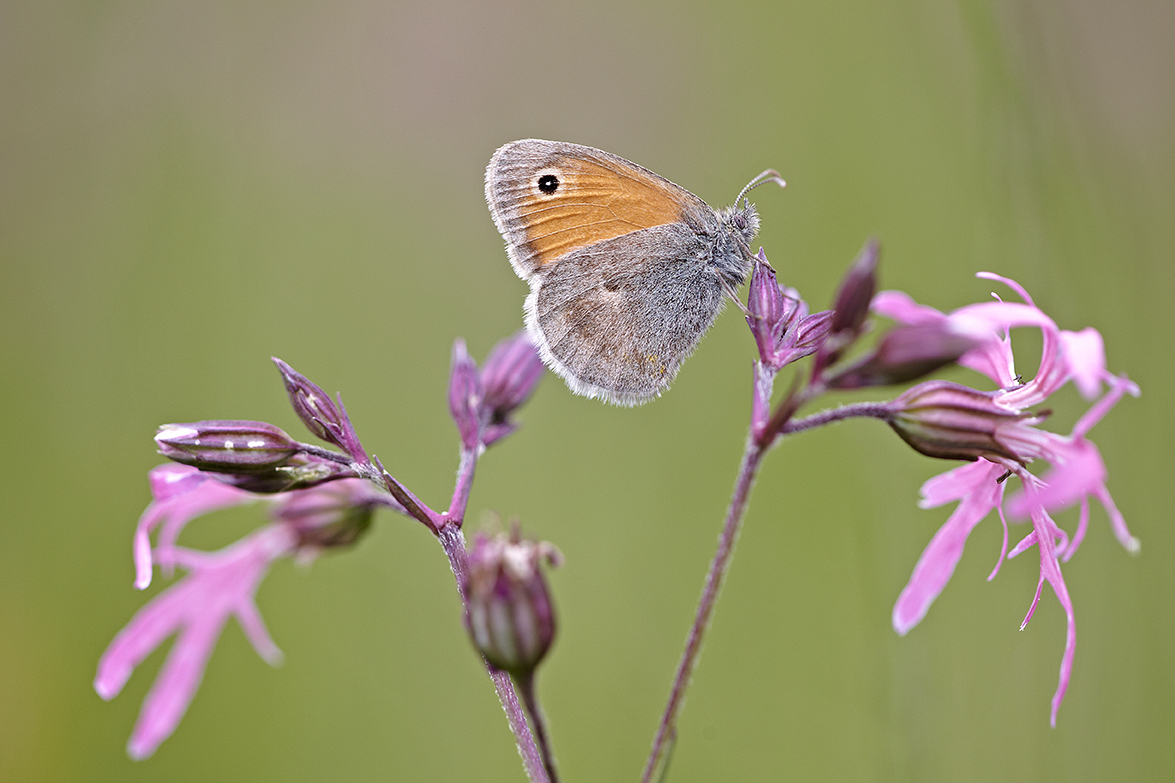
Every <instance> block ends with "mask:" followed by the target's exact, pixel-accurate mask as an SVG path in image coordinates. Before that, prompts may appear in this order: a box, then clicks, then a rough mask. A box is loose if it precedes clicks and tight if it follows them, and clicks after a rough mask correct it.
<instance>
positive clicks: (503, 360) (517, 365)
mask: <svg viewBox="0 0 1175 783" xmlns="http://www.w3.org/2000/svg"><path fill="white" fill-rule="evenodd" d="M543 369H544V367H543V360H542V359H541V358H539V352H538V350H537V349H536V348H535V347H534V343H533V342H532V341H531V339H530V335H529V334H527V333H526V332H525V331H522V332H518V333H516V334H514V335H512V336H511V337H507V338H506V339H505V340H502V341H501V342H499V343H498V344H497V345H495V346H494V348H493V350H492V351H490V354H489V356H487V357H486V360H485V366H484V367H483V368H482V371H481V385H482V390H483V395H484V399H485V403H484V404H485V408H486V410H488V411H489V414H490V421H489V423H490V425H491V426H494V425H499V424H505V423H506V421H507V418H508V417H509V415H510V414H511V413H512V412H513V411H514V409H516V408H517V407H518V406H520V405H522V404H523V403H524V402H526V400H527V398H529V397H530V394H531V392H533V391H534V388H535V386H537V385H538V382H539V379H541V378H542V377H543ZM487 440H488V438H487Z"/></svg>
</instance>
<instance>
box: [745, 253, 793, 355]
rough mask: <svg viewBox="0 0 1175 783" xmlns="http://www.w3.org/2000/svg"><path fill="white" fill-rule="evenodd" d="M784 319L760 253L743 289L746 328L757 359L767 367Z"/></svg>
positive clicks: (781, 303) (776, 284)
mask: <svg viewBox="0 0 1175 783" xmlns="http://www.w3.org/2000/svg"><path fill="white" fill-rule="evenodd" d="M785 315H786V313H785V303H784V299H783V292H782V291H780V290H779V281H778V280H777V278H776V276H775V270H774V269H772V268H771V265H770V264H768V263H767V256H766V255H765V254H764V253H763V250H762V249H760V250H759V254H758V255H757V256H755V261H754V267H753V268H752V270H751V282H750V284H749V285H748V286H747V326H749V327H751V334H752V335H754V337H755V345H757V346H758V348H759V359H760V360H762V362H763V363H764V364H766V365H767V366H769V367H770V366H774V362H775V349H776V346H778V345H779V339H780V337H782V336H783V329H784V326H785V324H784V321H785Z"/></svg>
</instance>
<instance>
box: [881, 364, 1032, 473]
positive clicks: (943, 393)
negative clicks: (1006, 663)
mask: <svg viewBox="0 0 1175 783" xmlns="http://www.w3.org/2000/svg"><path fill="white" fill-rule="evenodd" d="M996 394H997V392H983V391H978V390H976V389H972V388H969V387H967V386H963V385H961V384H958V383H951V382H950V381H928V382H926V383H923V384H919V385H918V386H915V387H914V388H912V389H909V390H907V391H906V392H904V393H903V394H901V395H900V396H899V397H898V398H897V399H895V400H894V401H893V402H891V403H889V406H888V407H889V409H890V415H889V417H888V418H886V421H887V422H888V423H889V425H890V426H891V427H893V429H894V431H895V432H897V434H898V435H899V436H901V438H902V440H904V441H906V443H908V444H910V446H911V447H912V448H913V449H914V450H916V451H919V452H921V453H923V454H925V455H926V456H928V457H937V458H939V459H959V460H968V461H972V462H973V461H975V460H976V459H978V458H979V457H985V458H987V459H989V460H990V461H992V462H996V463H999V464H1010V463H1014V462H1015V463H1021V464H1022V463H1023V462H1024V461H1025V460H1024V458H1022V457H1021V456H1020V455H1018V454H1016V452H1015V451H1013V450H1012V449H1011V448H1009V447H1008V446H1007V445H1005V444H1004V443H1003V442H1001V435H1002V434H1003V432H1002V431H1003V430H1006V429H1008V428H1012V427H1017V426H1020V425H1021V424H1024V423H1027V424H1031V423H1034V422H1035V421H1036V420H1037V419H1038V417H1036V416H1035V414H1032V413H1029V412H1016V411H1012V410H1009V409H1008V408H1005V407H1003V406H1001V405H999V404H998V403H996V402H995V401H994V397H995V395H996Z"/></svg>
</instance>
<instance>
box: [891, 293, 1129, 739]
mask: <svg viewBox="0 0 1175 783" xmlns="http://www.w3.org/2000/svg"><path fill="white" fill-rule="evenodd" d="M980 277H984V278H987V279H990V280H996V281H999V282H1001V283H1004V284H1005V285H1007V286H1008V287H1009V288H1011V289H1012V290H1013V291H1014V292H1015V293H1016V294H1018V295H1019V296H1020V297H1021V298H1022V299H1023V302H1022V303H1018V302H1003V301H999V300H997V301H993V302H986V303H980V304H974V305H969V306H967V307H963V308H960V309H959V310H956V311H954V312H952V313H950V314H949V315H946V314H943V313H941V312H939V311H938V310H935V309H933V308H930V307H926V306H924V305H919V304H916V303H915V302H913V300H911V299H910V297H908V296H907V295H906V294H903V293H900V292H894V291H886V292H882V293H880V294H878V295H877V296H876V297H875V299H874V301H873V310H874V312H876V313H878V314H880V315H885V316H888V317H890V318H892V319H894V320H895V321H897V322H898V323H899V324H903V325H907V326H936V327H938V328H939V329H940V330H942V331H950V332H953V333H957V334H964V335H968V336H970V337H972V338H974V339H977V340H978V344H977V345H976V346H975V347H974V348H972V349H971V350H969V351H968V352H966V353H965V354H963V355H962V356H961V357H960V358H959V360H958V361H959V364H962V365H964V366H966V367H969V368H971V369H973V370H975V371H977V372H979V373H982V374H983V375H985V376H986V377H987V378H989V379H990V380H992V381H993V382H994V383H995V384H996V386H997V389H998V390H997V391H995V392H992V393H990V398H989V399H990V405H991V406H992V408H991V412H992V413H993V414H997V413H998V414H1001V416H1002V418H1000V419H999V420H998V422H997V424H996V425H995V426H993V427H992V428H991V429H990V431H989V432H988V433H986V434H988V435H990V437H991V438H992V443H994V444H996V446H997V447H995V448H990V449H988V450H987V451H986V453H984V454H983V456H980V457H979V458H978V459H976V461H974V462H969V463H967V464H965V465H963V466H962V467H958V468H955V469H953V470H950V471H947V472H946V473H943V474H941V475H939V476H935V477H934V478H932V479H930V480H929V481H927V482H926V483H925V484H924V485H923V486H922V501H921V504H920V505H921V506H922V507H923V508H933V507H935V506H940V505H943V504H945V503H950V502H958V505H957V506H956V507H955V510H954V511H953V512H952V514H951V515H950V517H949V518H948V519H947V521H946V523H945V524H943V526H942V527H941V528H939V530H938V532H937V533H936V534H935V535H934V537H933V538H932V539H931V541H930V543H929V544H928V545H927V547H926V549H925V550H924V551H923V553H922V556H921V557H920V558H919V560H918V563H917V565H915V567H914V572H913V574H912V575H911V577H910V581H909V583H907V585H906V587H905V589H903V590H902V592H901V595H900V596H899V597H898V600H897V603H896V604H895V605H894V610H893V625H894V629H895V630H897V632H898V633H899V634H903V635H904V634H905V633H907V632H908V631H909V630H910V629H911V628H913V627H914V626H915V625H917V624H918V622H919V621H921V619H922V618H923V617H924V616H925V615H926V612H927V610H928V609H929V608H930V605H931V603H933V602H934V599H935V598H936V597H938V594H939V593H940V592H942V590H943V588H944V587H945V586H946V583H947V582H948V581H949V580H950V578H951V575H952V574H953V573H954V570H955V566H956V565H957V564H958V562H959V559H960V557H961V556H962V554H963V546H964V544H965V543H966V540H967V536H968V535H969V534H970V533H971V531H972V530H973V529H974V528H975V526H976V525H977V524H978V523H979V522H980V521H982V520H983V519H984V518H986V517H987V516H988V514H990V513H991V512H992V511H995V512H997V514H998V516H999V518H1000V522H1001V524H1003V527H1004V545H1003V548H1002V550H1001V552H1000V556H999V560H998V561H997V563H996V566H995V569H994V570H993V571H992V573H991V575H990V576H989V577H988V578H989V579H991V578H994V577H995V575H996V573H998V571H999V568H1000V564H1002V562H1003V560H1004V559H1005V557H1007V558H1011V557H1015V556H1016V555H1018V554H1020V553H1021V552H1024V551H1025V550H1027V549H1030V548H1031V547H1033V546H1035V547H1036V548H1037V552H1038V554H1039V557H1040V578H1039V580H1038V583H1037V589H1036V594H1035V596H1034V597H1033V599H1032V602H1031V605H1030V606H1029V609H1028V613H1027V616H1026V617H1025V618H1024V622H1023V623H1022V624H1021V628H1023V627H1024V625H1026V624H1027V623H1028V621H1029V620H1030V619H1031V618H1032V614H1033V612H1034V611H1035V609H1036V606H1037V604H1038V603H1039V601H1040V596H1041V592H1042V590H1043V587H1044V584H1045V583H1046V582H1047V583H1048V584H1049V586H1050V587H1051V588H1052V590H1053V593H1054V594H1055V595H1056V596H1057V600H1058V601H1059V602H1060V604H1061V607H1062V608H1063V609H1064V612H1065V617H1066V620H1067V633H1066V636H1065V652H1064V655H1063V657H1062V659H1061V670H1060V677H1059V682H1058V685H1057V689H1056V692H1055V693H1054V695H1053V699H1052V710H1051V716H1050V720H1051V722H1052V724H1053V725H1054V726H1055V725H1056V720H1057V710H1058V709H1059V707H1060V705H1061V701H1062V700H1063V699H1064V697H1065V691H1066V689H1067V688H1068V685H1069V679H1070V676H1071V674H1072V671H1073V654H1074V650H1075V648H1076V641H1077V631H1076V624H1075V620H1074V614H1073V601H1072V599H1071V598H1070V597H1069V591H1068V589H1067V588H1066V586H1065V580H1064V577H1063V576H1062V574H1061V563H1062V562H1067V561H1068V560H1069V559H1070V558H1071V557H1072V556H1073V555H1074V553H1075V552H1076V551H1077V548H1078V546H1080V544H1081V541H1082V540H1083V539H1084V537H1085V532H1086V528H1087V526H1088V522H1089V505H1090V504H1089V499H1090V498H1091V497H1092V498H1094V499H1096V500H1097V501H1098V502H1099V503H1100V504H1101V505H1102V507H1103V508H1105V510H1106V513H1107V514H1108V516H1109V519H1110V525H1111V527H1112V528H1113V531H1114V534H1115V535H1116V536H1117V538H1118V540H1119V541H1120V542H1121V544H1122V546H1123V547H1125V548H1126V549H1127V551H1129V552H1137V551H1138V548H1139V544H1138V540H1137V539H1135V538H1134V537H1133V536H1132V535H1131V534H1130V531H1129V530H1128V529H1127V527H1126V522H1125V520H1124V519H1123V518H1122V514H1121V513H1120V512H1119V511H1118V509H1117V507H1116V506H1115V505H1114V502H1113V500H1112V499H1111V497H1110V494H1109V492H1108V491H1107V490H1106V484H1105V482H1106V468H1105V464H1104V462H1103V461H1102V457H1101V454H1100V452H1099V451H1098V449H1097V447H1096V446H1095V445H1094V444H1093V443H1092V442H1091V441H1090V440H1088V438H1087V437H1086V436H1087V435H1088V433H1089V431H1090V430H1091V429H1092V428H1093V426H1094V425H1095V424H1097V423H1098V422H1099V421H1101V419H1102V417H1103V416H1105V415H1106V413H1108V412H1109V410H1110V409H1111V408H1113V407H1114V405H1115V404H1116V403H1117V402H1118V400H1119V399H1121V397H1122V395H1123V394H1126V393H1129V394H1132V395H1135V396H1137V395H1138V387H1137V386H1136V385H1135V384H1134V383H1132V382H1131V381H1130V380H1129V379H1127V378H1126V377H1125V376H1116V375H1112V374H1110V373H1109V372H1108V371H1107V370H1106V367H1105V351H1104V348H1103V344H1102V338H1101V335H1100V334H1099V333H1098V332H1097V331H1096V330H1094V329H1085V330H1083V331H1081V332H1069V331H1065V330H1063V329H1059V328H1058V327H1057V325H1056V324H1055V323H1054V322H1053V320H1052V319H1051V318H1049V317H1048V316H1047V315H1045V314H1044V313H1043V312H1042V311H1041V310H1040V309H1039V308H1037V307H1036V306H1035V305H1034V304H1033V302H1032V299H1031V298H1030V297H1029V296H1028V294H1027V292H1025V291H1024V289H1023V288H1021V287H1020V286H1019V285H1018V284H1017V283H1015V282H1014V281H1012V280H1008V279H1006V278H1002V277H998V276H996V275H992V274H987V273H984V274H981V275H980ZM1016 327H1035V328H1038V329H1040V331H1041V334H1042V355H1041V361H1040V366H1039V367H1038V368H1037V372H1036V374H1035V376H1034V377H1033V378H1032V380H1030V381H1027V382H1022V381H1021V376H1020V375H1018V374H1017V371H1016V369H1015V365H1014V362H1013V357H1012V344H1011V338H1010V335H1009V330H1010V329H1013V328H1016ZM984 338H985V339H984ZM1070 380H1071V381H1073V383H1074V385H1075V386H1076V387H1077V389H1078V391H1079V392H1080V393H1081V394H1082V396H1083V397H1084V398H1085V399H1087V400H1096V401H1095V402H1094V403H1093V404H1092V406H1091V407H1090V408H1089V410H1088V411H1087V412H1086V413H1085V414H1084V415H1083V416H1082V417H1081V418H1080V419H1079V420H1078V422H1077V424H1076V425H1075V426H1074V428H1073V431H1072V432H1071V433H1070V434H1068V435H1060V434H1057V433H1054V432H1049V431H1046V430H1042V429H1039V428H1038V427H1037V426H1036V424H1038V423H1040V422H1041V421H1042V420H1043V416H1041V415H1039V414H1034V413H1032V411H1031V410H1030V409H1032V408H1034V407H1035V406H1038V405H1040V404H1041V403H1042V402H1044V400H1046V399H1047V398H1048V397H1049V396H1050V395H1052V394H1053V393H1054V392H1056V391H1057V390H1058V389H1060V388H1061V387H1062V386H1064V385H1065V384H1066V383H1068V382H1069V381H1070ZM932 384H942V382H940V381H929V382H927V383H925V384H921V385H920V386H916V387H914V388H913V389H911V390H910V391H909V392H907V393H906V394H904V395H902V397H901V398H899V400H898V401H895V402H899V401H900V400H902V399H903V398H908V399H914V398H918V397H919V394H920V392H921V391H922V390H923V389H929V388H930V386H931V385H932ZM941 388H942V387H941V386H938V387H935V389H934V391H935V392H940V391H941ZM923 396H925V395H923ZM968 412H970V411H968ZM991 418H993V419H994V418H995V417H994V415H993V416H992V417H991ZM1001 455H1010V458H1009V457H1008V456H1001ZM1036 460H1041V461H1043V462H1046V463H1047V464H1048V465H1049V468H1048V470H1047V471H1045V472H1044V474H1043V475H1042V476H1037V475H1035V474H1033V473H1030V472H1029V471H1028V469H1027V467H1026V466H1027V465H1028V464H1029V463H1031V462H1033V461H1036ZM1009 476H1015V477H1016V478H1018V479H1019V480H1020V483H1021V488H1020V489H1019V490H1018V491H1016V492H1014V493H1012V494H1011V496H1010V497H1008V498H1006V499H1005V491H1006V489H1005V488H1006V486H1007V485H1006V483H1005V481H1004V480H1005V479H1006V478H1008V477H1009ZM1073 505H1078V506H1079V507H1080V516H1079V519H1078V523H1077V528H1076V530H1075V532H1074V534H1073V535H1072V537H1070V536H1069V534H1068V533H1066V532H1065V531H1064V530H1063V529H1061V528H1060V527H1059V526H1058V525H1057V523H1056V522H1055V521H1054V520H1053V518H1052V514H1054V513H1056V512H1058V511H1061V510H1063V509H1066V508H1069V507H1071V506H1073ZM1007 517H1011V518H1012V519H1013V520H1022V519H1026V520H1028V521H1029V522H1031V524H1032V530H1031V531H1030V532H1029V533H1028V534H1027V535H1026V536H1025V537H1024V538H1023V539H1022V540H1021V541H1020V542H1019V543H1018V544H1016V545H1015V546H1014V547H1012V549H1011V550H1010V551H1009V550H1008V526H1007Z"/></svg>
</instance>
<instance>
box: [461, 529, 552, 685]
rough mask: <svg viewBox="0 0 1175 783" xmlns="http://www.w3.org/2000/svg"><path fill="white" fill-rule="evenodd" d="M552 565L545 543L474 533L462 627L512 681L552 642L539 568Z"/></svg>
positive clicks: (548, 606) (526, 671)
mask: <svg viewBox="0 0 1175 783" xmlns="http://www.w3.org/2000/svg"><path fill="white" fill-rule="evenodd" d="M542 560H546V561H547V562H548V564H550V565H552V566H554V565H558V564H559V562H560V561H561V560H562V556H561V555H560V554H559V550H557V549H556V548H555V547H554V546H552V545H551V544H548V543H545V542H542V543H536V542H534V541H524V540H521V539H520V537H519V535H518V532H517V530H515V531H514V533H513V534H511V535H510V536H506V535H505V534H498V535H495V536H492V537H491V536H487V535H484V534H478V536H477V539H476V540H475V541H474V544H473V548H472V549H471V550H470V552H469V572H468V575H467V577H466V581H465V585H464V590H465V594H466V596H467V598H468V601H469V611H468V613H467V615H466V618H465V621H466V627H467V628H468V630H469V636H470V638H471V639H472V640H473V645H474V647H476V648H477V650H478V651H479V652H480V653H481V654H482V655H483V656H485V659H486V661H487V662H489V664H490V665H491V666H493V667H495V668H497V669H501V670H503V671H505V672H508V673H510V674H511V675H512V676H514V677H517V678H524V677H526V676H527V675H529V674H530V673H531V672H532V671H533V670H534V668H535V666H537V665H538V663H539V661H541V660H542V658H543V656H544V655H546V653H547V650H548V649H550V647H551V642H552V641H553V640H554V638H555V609H554V606H553V605H552V604H551V599H550V595H549V594H548V591H547V583H546V580H545V578H544V577H543V573H542V571H541V570H540V569H539V563H540V561H542Z"/></svg>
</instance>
